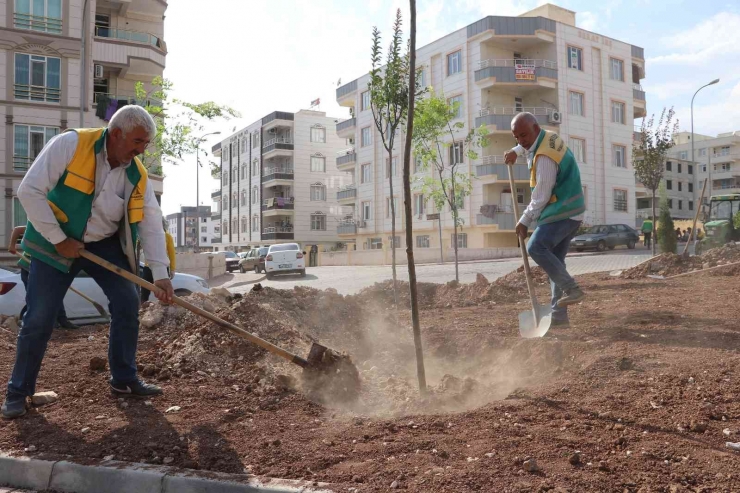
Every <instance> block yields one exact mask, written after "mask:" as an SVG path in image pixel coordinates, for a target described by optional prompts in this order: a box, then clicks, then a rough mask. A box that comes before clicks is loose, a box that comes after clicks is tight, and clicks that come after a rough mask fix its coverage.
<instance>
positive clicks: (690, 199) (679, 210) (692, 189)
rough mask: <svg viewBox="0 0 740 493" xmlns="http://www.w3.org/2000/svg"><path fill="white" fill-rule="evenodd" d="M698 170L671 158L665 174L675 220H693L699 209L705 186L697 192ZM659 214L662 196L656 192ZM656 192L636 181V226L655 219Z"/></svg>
mask: <svg viewBox="0 0 740 493" xmlns="http://www.w3.org/2000/svg"><path fill="white" fill-rule="evenodd" d="M697 173H698V170H697V166H696V165H695V164H694V163H692V162H691V161H689V160H686V159H679V158H675V157H671V158H668V159H667V160H666V163H665V171H664V172H663V181H664V183H665V188H666V196H667V198H668V207H669V208H670V210H671V217H672V218H673V219H693V218H694V216H695V215H696V208H697V207H698V206H699V196H700V195H701V186H702V184H703V182H701V181H699V182H698V183H699V188H698V190H697V179H696V178H697ZM655 198H656V203H655V214H656V215H658V214H660V196H659V194H658V193H657V192H656V197H655ZM652 204H653V197H652V191H650V190H648V189H647V188H645V186H644V185H643V184H642V183H640V181H639V180H637V178H636V177H635V226H636V227H639V226H642V222H643V221H644V220H645V219H647V218H649V217H651V216H652V215H653V205H652Z"/></svg>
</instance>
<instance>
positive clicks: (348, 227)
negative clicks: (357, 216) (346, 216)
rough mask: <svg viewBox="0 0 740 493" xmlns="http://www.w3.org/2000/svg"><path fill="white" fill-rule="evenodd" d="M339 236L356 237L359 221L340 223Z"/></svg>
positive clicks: (338, 227)
mask: <svg viewBox="0 0 740 493" xmlns="http://www.w3.org/2000/svg"><path fill="white" fill-rule="evenodd" d="M337 234H338V235H340V236H341V235H356V234H357V221H355V220H354V219H350V220H345V221H340V222H339V224H338V225H337Z"/></svg>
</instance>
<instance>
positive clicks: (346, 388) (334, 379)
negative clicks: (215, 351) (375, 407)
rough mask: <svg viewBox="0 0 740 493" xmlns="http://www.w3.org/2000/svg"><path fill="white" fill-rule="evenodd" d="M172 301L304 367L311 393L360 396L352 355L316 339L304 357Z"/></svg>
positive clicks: (111, 267)
mask: <svg viewBox="0 0 740 493" xmlns="http://www.w3.org/2000/svg"><path fill="white" fill-rule="evenodd" d="M80 256H81V257H83V258H86V259H87V260H89V261H90V262H93V263H96V264H98V265H100V266H101V267H104V268H106V269H108V270H109V271H111V272H113V273H115V274H118V275H119V276H121V277H123V278H125V279H127V280H129V281H131V282H133V283H134V284H138V285H139V286H141V287H142V288H146V289H148V290H149V291H152V292H153V293H158V292H160V291H161V290H160V289H159V288H158V287H157V286H155V285H154V284H151V283H149V282H147V281H145V280H144V279H142V278H140V277H139V276H137V275H134V274H132V273H130V272H129V271H127V270H123V269H121V268H120V267H118V266H116V265H114V264H112V263H110V262H108V261H107V260H104V259H102V258H100V257H98V256H97V255H94V254H92V253H90V252H88V251H86V250H80ZM172 301H173V303H174V304H176V305H179V306H181V307H183V308H185V309H187V310H189V311H191V312H193V313H195V314H196V315H200V316H201V317H203V318H207V319H208V320H210V321H211V322H214V323H216V324H218V325H220V326H221V327H224V328H225V329H227V330H229V331H230V332H231V333H233V334H235V335H237V336H239V337H241V338H242V339H245V340H247V341H249V342H251V343H252V344H255V345H257V346H259V347H261V348H263V349H265V350H267V351H269V352H270V353H272V354H274V355H276V356H279V357H281V358H283V359H285V360H287V361H290V362H291V363H293V364H296V365H298V366H300V367H301V368H303V384H304V388H305V389H306V390H308V391H309V394H313V395H314V396H315V397H317V398H319V399H321V400H325V399H331V400H335V401H337V400H339V401H351V400H355V399H356V398H357V397H358V394H359V390H360V373H359V372H358V371H357V367H355V365H354V364H353V363H352V359H351V358H350V357H349V356H348V355H346V354H343V353H339V352H337V351H334V350H332V349H329V348H328V347H326V346H322V345H321V344H317V343H315V342H314V343H312V344H311V349H310V351H309V353H308V357H307V358H306V359H303V358H301V357H300V356H298V355H296V354H292V353H290V352H288V351H286V350H285V349H282V348H280V347H278V346H275V345H274V344H272V343H270V342H268V341H266V340H264V339H261V338H259V337H257V336H255V335H252V334H251V333H249V332H247V331H246V330H244V329H242V328H241V327H238V326H236V325H234V324H232V323H229V322H227V321H226V320H222V319H220V318H218V317H217V316H216V315H214V314H212V313H210V312H207V311H205V310H203V309H202V308H199V307H197V306H195V305H193V304H192V303H189V302H187V301H185V300H184V299H183V298H180V297H179V296H173V297H172Z"/></svg>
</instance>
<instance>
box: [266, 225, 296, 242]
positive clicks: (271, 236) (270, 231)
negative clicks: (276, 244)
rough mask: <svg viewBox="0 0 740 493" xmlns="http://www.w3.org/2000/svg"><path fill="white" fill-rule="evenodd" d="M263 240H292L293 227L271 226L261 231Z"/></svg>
mask: <svg viewBox="0 0 740 493" xmlns="http://www.w3.org/2000/svg"><path fill="white" fill-rule="evenodd" d="M262 239H263V240H292V239H293V226H271V227H267V228H264V229H263V230H262Z"/></svg>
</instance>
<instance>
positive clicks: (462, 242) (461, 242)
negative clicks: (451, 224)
mask: <svg viewBox="0 0 740 493" xmlns="http://www.w3.org/2000/svg"><path fill="white" fill-rule="evenodd" d="M450 242H451V243H452V244H453V245H454V244H455V234H454V233H453V234H452V236H451V237H450ZM457 248H468V234H467V233H458V234H457Z"/></svg>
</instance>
